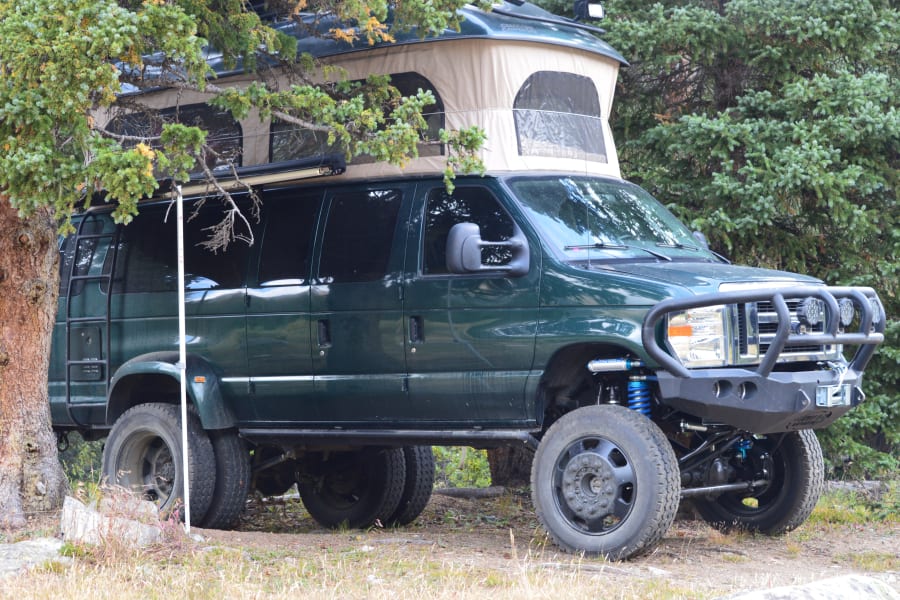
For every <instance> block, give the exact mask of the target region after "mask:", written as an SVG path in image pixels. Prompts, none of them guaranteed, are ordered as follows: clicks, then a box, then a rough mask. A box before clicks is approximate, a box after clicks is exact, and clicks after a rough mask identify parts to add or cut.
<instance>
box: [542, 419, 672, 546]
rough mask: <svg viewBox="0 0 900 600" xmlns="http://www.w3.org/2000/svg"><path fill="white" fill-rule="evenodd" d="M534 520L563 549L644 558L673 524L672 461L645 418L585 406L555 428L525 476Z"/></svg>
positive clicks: (665, 442)
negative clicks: (529, 482) (531, 499)
mask: <svg viewBox="0 0 900 600" xmlns="http://www.w3.org/2000/svg"><path fill="white" fill-rule="evenodd" d="M531 489H532V497H533V500H534V506H535V511H536V512H537V516H538V519H539V520H540V522H541V523H542V524H543V526H544V528H545V529H546V530H547V532H548V533H549V534H550V537H551V538H553V540H554V541H555V542H556V543H557V544H558V545H559V546H560V547H562V548H563V549H564V550H568V551H583V552H586V553H589V554H599V555H604V556H607V557H609V558H610V559H614V560H615V559H622V558H628V557H631V556H636V555H639V554H642V553H645V552H647V551H649V550H650V549H652V548H653V546H654V545H655V544H656V543H657V542H659V540H660V539H661V538H662V536H663V534H665V532H666V530H668V528H669V526H670V525H671V524H672V521H673V520H674V519H675V513H676V511H677V509H678V502H679V496H680V493H681V492H680V490H681V485H680V477H679V471H678V462H677V460H676V458H675V453H674V452H673V451H672V447H671V446H670V445H669V442H668V440H667V439H666V437H665V436H664V435H663V433H662V432H661V431H660V430H659V428H658V427H657V426H656V425H655V424H653V422H651V421H650V420H649V419H647V418H646V417H644V416H643V415H641V414H638V413H636V412H634V411H631V410H629V409H627V408H624V407H622V406H615V405H602V406H587V407H583V408H579V409H577V410H574V411H572V412H570V413H567V414H566V415H564V416H563V417H562V418H560V419H559V420H558V421H556V422H555V423H554V424H553V425H552V426H551V427H550V429H548V430H547V433H546V434H544V437H543V439H542V441H541V444H540V446H538V450H537V453H536V454H535V457H534V464H533V466H532V470H531Z"/></svg>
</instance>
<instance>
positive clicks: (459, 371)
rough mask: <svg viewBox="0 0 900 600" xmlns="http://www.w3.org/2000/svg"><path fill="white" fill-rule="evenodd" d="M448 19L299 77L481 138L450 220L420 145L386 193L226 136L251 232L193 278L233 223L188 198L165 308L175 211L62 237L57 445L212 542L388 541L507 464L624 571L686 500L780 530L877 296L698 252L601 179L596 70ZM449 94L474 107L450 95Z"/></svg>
mask: <svg viewBox="0 0 900 600" xmlns="http://www.w3.org/2000/svg"><path fill="white" fill-rule="evenodd" d="M464 12H465V13H466V21H465V22H464V23H463V29H462V31H461V32H460V33H459V34H455V33H453V34H451V33H448V34H447V36H445V37H442V38H440V39H438V40H427V41H425V42H422V41H421V40H410V41H409V43H408V44H406V45H404V42H402V40H401V42H400V43H398V44H397V45H393V46H390V47H376V48H374V49H372V50H366V51H365V52H356V51H352V52H351V51H349V50H348V51H346V52H344V51H342V52H343V53H341V52H338V51H337V50H336V51H335V53H334V54H333V55H331V54H328V53H327V52H325V51H322V52H321V53H320V54H319V56H320V57H321V58H322V60H338V59H340V60H343V61H346V65H347V67H346V68H347V69H348V71H349V73H350V75H349V76H350V77H362V76H363V74H364V73H365V72H367V70H369V69H371V65H367V64H362V61H364V59H365V60H368V59H367V57H368V56H369V54H366V52H370V53H371V56H372V57H374V58H373V60H375V59H377V61H378V65H379V67H383V68H384V69H386V70H387V71H388V72H391V73H395V74H396V75H397V79H396V80H397V81H398V82H407V83H406V84H404V85H407V84H408V85H409V89H410V90H414V89H415V88H416V87H418V88H419V89H423V88H427V89H429V90H432V91H433V94H434V96H435V98H436V100H437V105H438V108H439V109H440V110H439V111H437V112H435V113H433V114H431V115H428V119H429V124H434V126H435V128H439V127H444V126H448V125H450V126H453V123H452V122H451V120H452V119H464V120H465V119H468V120H470V121H471V120H474V121H475V122H477V123H480V124H481V125H482V126H483V127H484V129H485V130H486V131H487V133H488V140H489V142H488V144H487V146H488V148H487V149H486V153H485V156H484V163H485V166H486V168H487V173H486V175H485V176H483V177H459V178H457V179H456V181H455V189H454V190H453V192H452V193H448V190H447V188H446V187H445V184H444V181H443V179H442V177H441V171H442V165H444V163H445V161H446V157H445V156H443V153H444V149H443V148H441V147H440V146H437V145H429V146H423V151H422V152H421V153H420V157H419V158H418V159H416V160H414V161H412V162H411V163H410V165H409V166H408V168H407V169H406V170H405V171H402V172H401V171H398V170H393V171H392V170H391V169H392V168H389V167H382V166H379V165H376V164H372V163H371V161H370V162H368V163H367V162H365V161H360V162H359V163H357V164H351V165H348V166H346V172H343V173H342V171H343V167H341V168H335V169H334V170H332V171H323V172H322V174H323V175H326V176H324V177H315V178H311V179H302V178H301V176H300V173H301V171H303V170H302V169H300V168H299V166H298V164H294V163H291V160H301V159H306V158H308V156H304V155H303V152H304V151H306V150H309V148H312V152H313V154H315V153H316V152H320V151H321V147H320V141H317V140H316V139H315V136H311V135H305V133H304V132H297V131H292V130H290V129H289V128H288V129H285V127H284V124H283V123H277V122H272V123H264V124H263V126H264V127H268V128H269V129H268V130H263V131H262V132H260V131H254V130H251V127H257V128H258V127H259V124H258V123H256V124H255V125H254V124H253V123H251V122H249V121H247V122H244V123H240V124H233V125H231V126H229V127H228V128H226V127H224V126H223V128H222V130H223V131H224V130H227V131H228V132H230V133H229V135H230V136H231V138H229V139H230V140H231V142H235V141H236V142H235V143H237V144H243V145H242V147H237V148H236V149H235V151H234V152H232V153H231V154H230V156H234V157H238V158H239V159H240V160H241V161H243V164H242V165H239V166H240V168H242V169H245V170H246V169H249V170H251V171H253V170H254V169H255V171H253V172H254V173H256V175H255V178H254V179H252V182H254V183H255V193H254V195H252V196H251V195H250V194H246V193H239V192H235V193H234V197H233V199H234V201H235V202H236V203H237V206H238V207H239V208H242V209H243V210H242V214H243V215H246V216H248V217H250V218H248V219H247V220H246V221H245V220H241V219H237V220H236V221H235V226H234V229H233V230H232V231H231V233H232V235H233V238H234V239H233V240H231V243H229V244H228V245H227V247H226V248H225V249H224V250H222V249H220V250H218V251H215V252H212V251H209V250H208V249H207V248H206V247H205V246H204V242H206V241H208V239H209V231H210V229H209V228H210V227H213V226H214V225H215V224H217V223H219V222H221V220H222V218H223V210H229V209H228V208H227V207H225V208H223V204H222V203H221V202H217V201H216V199H215V198H213V197H208V196H206V195H204V194H203V193H202V191H201V192H196V193H192V194H187V198H186V211H187V213H188V215H189V216H190V218H188V219H187V220H186V223H185V227H186V233H185V239H186V240H187V242H186V246H185V273H186V275H185V280H184V289H183V290H181V289H180V285H179V277H178V268H177V266H178V265H177V262H178V257H177V252H176V248H177V238H176V224H175V219H174V209H173V207H172V202H171V200H151V201H147V202H146V203H144V204H143V205H142V207H141V211H140V215H139V216H138V217H136V218H135V220H134V221H133V222H132V223H131V224H129V225H128V226H118V225H116V224H114V222H113V220H112V218H111V212H110V211H111V208H110V207H102V206H99V207H94V208H91V209H88V210H86V211H84V212H83V213H81V214H80V215H78V216H76V217H75V225H76V228H77V231H76V233H75V234H73V235H71V236H69V237H67V238H65V239H64V240H62V241H61V246H60V264H61V287H60V301H59V312H58V315H57V321H56V327H55V329H54V333H53V352H52V357H51V367H50V373H49V379H50V402H51V411H52V417H53V425H54V428H55V429H56V430H57V432H58V433H59V434H60V436H64V435H65V434H66V433H67V432H69V431H78V432H80V433H81V434H82V435H83V436H84V437H85V438H87V439H101V438H104V437H105V438H106V444H105V447H104V454H103V459H104V465H103V473H104V475H105V476H106V478H107V479H108V481H109V482H110V483H115V484H119V485H122V486H125V487H127V488H131V489H133V490H135V491H137V492H139V493H141V494H142V495H143V496H144V497H146V498H149V499H151V500H154V501H156V502H157V503H158V504H159V505H160V506H161V508H163V509H171V508H174V507H175V506H176V505H177V504H178V502H180V501H181V498H182V490H183V486H184V483H185V480H187V482H188V483H189V486H190V487H189V489H190V510H191V515H192V518H193V519H194V521H195V522H196V523H197V524H198V525H200V526H203V527H213V528H217V527H218V528H221V527H228V526H230V525H232V524H233V523H234V522H235V520H236V519H237V517H238V516H239V514H240V513H241V511H242V509H243V507H244V505H245V502H246V499H247V495H248V493H249V492H250V491H251V490H257V491H259V492H260V493H262V494H266V495H274V494H280V493H283V492H285V491H287V490H288V489H290V488H291V487H292V486H294V485H295V484H296V485H297V487H298V489H299V493H300V497H301V499H302V501H303V503H304V505H305V506H306V508H307V509H308V511H309V513H310V514H311V515H312V516H313V517H314V518H315V519H316V520H317V521H318V522H320V523H321V524H323V525H325V526H331V527H333V526H338V525H341V524H346V525H349V526H351V527H368V526H370V525H371V524H373V523H375V522H380V523H382V524H384V525H403V524H407V523H410V522H412V521H413V520H414V519H415V518H416V517H417V516H418V515H419V514H420V513H421V511H422V510H423V508H424V507H425V505H426V503H427V502H428V500H429V497H430V495H431V490H432V486H433V477H434V458H433V455H432V452H431V447H432V446H435V445H463V446H473V447H478V448H492V447H500V446H519V447H522V448H526V449H529V450H532V451H534V452H535V455H534V462H533V468H532V478H531V484H532V485H531V487H532V494H533V501H534V506H535V510H536V512H537V515H538V518H539V520H540V521H541V523H542V524H543V525H544V527H545V528H546V530H547V532H548V533H549V535H550V536H551V537H552V539H553V540H554V541H555V542H556V543H557V544H558V545H559V546H560V547H562V548H563V549H566V550H572V551H584V552H588V553H592V554H601V555H606V556H609V557H612V558H625V557H629V556H634V555H637V554H641V553H643V552H647V551H648V550H650V549H651V548H653V546H654V544H656V543H657V542H658V541H659V540H660V539H661V538H662V536H663V535H664V533H665V532H666V530H667V529H668V527H669V526H670V524H671V523H672V521H673V519H674V517H675V513H676V510H677V508H678V505H679V502H680V500H681V499H682V498H691V499H692V500H693V501H694V503H695V505H696V507H697V509H698V511H699V513H700V514H701V515H702V516H703V518H704V519H706V520H707V521H709V522H710V523H712V524H714V525H716V526H719V527H723V528H729V527H734V526H740V527H744V528H747V529H751V530H754V531H760V532H763V533H770V534H775V533H779V532H783V531H786V530H789V529H792V528H794V527H797V526H798V525H799V524H801V523H802V522H803V521H804V520H805V519H806V518H807V517H808V516H809V514H810V512H811V511H812V508H813V507H814V505H815V503H816V501H817V499H818V497H819V494H820V492H821V490H822V486H823V472H824V468H823V463H822V453H821V449H820V447H819V445H818V442H817V440H816V437H815V434H814V433H813V430H815V429H819V428H823V427H826V426H828V425H829V424H830V423H832V422H833V421H834V420H835V419H837V418H839V417H840V416H841V415H843V414H844V413H846V412H847V411H848V410H850V409H851V408H852V407H853V406H856V405H858V404H859V403H861V402H862V401H863V400H864V394H863V391H862V387H861V386H862V376H863V371H864V370H865V368H866V365H867V363H868V362H869V360H870V358H871V357H872V355H873V353H874V351H875V348H876V347H877V345H878V344H879V343H881V342H882V341H883V331H884V326H885V316H884V310H883V308H882V305H881V303H880V301H879V299H878V297H877V295H876V294H875V292H874V291H873V290H871V289H868V288H845V287H840V288H839V287H828V286H826V285H824V284H823V283H822V282H820V281H818V280H816V279H813V278H810V277H807V276H803V275H795V274H791V273H784V272H776V271H770V270H764V269H758V268H751V267H741V266H735V265H732V264H730V263H729V262H728V261H727V260H725V259H723V258H722V257H721V256H719V255H717V254H715V253H714V252H711V251H710V250H709V249H708V248H707V246H706V243H705V241H704V239H703V236H702V235H699V234H695V233H692V232H691V231H689V230H688V229H687V228H686V227H685V226H684V225H683V224H681V223H680V222H679V221H678V220H677V219H676V218H675V217H674V216H673V215H672V214H671V213H670V212H669V211H668V210H667V209H666V208H664V207H663V206H662V205H661V204H660V203H659V202H658V201H656V200H655V199H654V198H652V197H651V196H650V195H649V194H648V193H647V192H645V191H644V190H642V189H641V188H640V187H638V186H636V185H633V184H631V183H628V182H627V181H624V180H623V179H621V178H620V176H619V171H618V162H617V158H616V154H615V147H614V144H613V143H612V138H611V132H610V129H609V127H608V123H607V116H608V114H609V108H610V106H611V102H612V90H613V89H614V86H615V77H616V72H617V69H618V66H619V65H620V64H622V62H623V59H622V58H621V57H620V56H619V55H618V54H617V53H616V52H615V51H614V50H612V49H611V48H610V47H609V46H608V45H607V44H605V42H602V40H600V39H598V38H596V37H595V36H593V34H592V33H590V32H585V31H584V26H582V25H580V24H573V23H563V22H561V21H559V20H555V19H556V18H555V17H554V18H551V16H547V15H546V13H542V12H540V11H539V9H536V8H535V7H532V6H530V5H528V4H522V3H520V2H515V3H508V2H507V3H502V4H498V5H497V7H495V9H494V10H493V11H492V12H491V13H490V14H488V13H481V12H480V11H478V10H477V9H475V8H471V7H469V8H466V9H464ZM520 13H521V14H520ZM335 43H336V42H335ZM323 47H324V46H323ZM435 49H440V50H439V51H435ZM335 57H337V58H335ZM436 57H438V58H440V60H437V59H436ZM341 64H343V63H341ZM497 65H502V66H503V69H502V70H499V71H498V70H496V69H495V67H496V66H497ZM354 69H356V70H355V71H354ZM454 69H458V70H459V71H460V73H459V76H460V77H461V78H469V79H471V80H473V81H487V80H491V77H495V79H494V81H495V85H492V86H490V87H487V86H484V87H479V86H472V85H467V86H461V85H456V84H455V81H454V79H453V78H452V77H450V75H452V74H453V72H454ZM472 69H482V70H484V71H485V73H487V72H490V73H493V74H494V75H492V76H491V77H488V76H487V75H485V76H484V77H481V78H479V76H478V73H477V72H476V73H474V75H473V72H472ZM501 71H502V76H499V75H497V74H498V73H501ZM220 76H221V78H222V83H221V85H226V84H227V83H228V81H229V79H228V73H221V74H220ZM235 77H238V78H239V75H235ZM473 77H474V78H473ZM456 81H457V82H458V80H456ZM238 84H240V81H238V82H237V84H236V85H238ZM154 93H156V94H158V97H157V96H152V97H149V99H148V102H150V101H156V102H158V104H159V106H165V102H166V101H167V100H166V97H165V96H164V94H165V90H163V91H159V92H154ZM179 94H180V92H179ZM179 97H181V96H180V95H179ZM463 100H466V101H470V104H471V106H472V107H474V108H472V109H471V110H470V111H469V112H467V111H466V106H468V105H465V104H464V103H462V101H463ZM189 101H194V100H191V99H189ZM196 101H199V98H198V99H196ZM202 106H203V105H200V104H197V105H196V107H197V108H192V109H190V110H196V111H197V113H196V114H194V113H192V115H193V116H192V117H191V118H192V119H193V118H195V117H196V118H199V117H200V116H202V114H204V113H202V110H204V109H203V108H202ZM163 114H164V115H165V113H164V111H163ZM215 118H216V119H220V120H221V118H220V116H216V117H215ZM445 119H446V121H445ZM257 120H258V118H257ZM466 122H469V121H466ZM260 140H269V146H268V147H266V144H265V143H260ZM231 142H228V143H231ZM304 149H306V150H304ZM426 149H427V151H426ZM226 154H228V153H226V152H223V155H226ZM248 172H249V171H248ZM304 172H305V171H304ZM246 181H251V179H249V178H248V179H246ZM257 199H258V200H261V203H257V202H256V200H257ZM255 217H258V218H255ZM250 241H252V243H247V242H250ZM182 291H183V293H184V303H185V304H184V305H185V311H186V339H185V343H186V348H187V360H186V364H185V365H181V364H180V362H179V342H180V336H179V326H178V314H179V308H180V306H179V293H180V292H182ZM850 346H853V347H855V353H854V354H852V356H851V355H850V354H849V348H848V347H850ZM845 352H847V356H848V357H850V358H845ZM182 367H183V369H182ZM182 370H184V371H185V373H186V377H187V396H188V401H189V404H190V411H189V413H188V423H187V424H186V426H187V428H188V432H189V443H188V446H189V447H188V458H189V461H190V465H189V468H188V473H184V472H183V469H182V458H183V454H182V452H183V449H182V444H181V416H180V415H181V413H180V408H179V402H180V376H181V372H182Z"/></svg>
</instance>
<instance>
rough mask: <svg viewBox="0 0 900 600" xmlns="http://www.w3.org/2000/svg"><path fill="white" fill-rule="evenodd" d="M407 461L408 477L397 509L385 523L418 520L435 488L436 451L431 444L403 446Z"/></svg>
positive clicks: (402, 523)
mask: <svg viewBox="0 0 900 600" xmlns="http://www.w3.org/2000/svg"><path fill="white" fill-rule="evenodd" d="M403 457H404V459H405V462H406V478H405V482H404V484H403V493H402V494H401V495H400V503H399V504H398V505H397V510H395V511H394V514H392V515H391V516H390V517H388V518H387V520H386V521H385V522H384V524H385V525H408V524H410V523H412V522H413V521H415V520H416V517H418V516H419V515H420V514H422V511H423V510H425V506H427V505H428V501H429V500H430V499H431V492H432V490H434V452H433V451H432V450H431V446H406V447H404V448H403Z"/></svg>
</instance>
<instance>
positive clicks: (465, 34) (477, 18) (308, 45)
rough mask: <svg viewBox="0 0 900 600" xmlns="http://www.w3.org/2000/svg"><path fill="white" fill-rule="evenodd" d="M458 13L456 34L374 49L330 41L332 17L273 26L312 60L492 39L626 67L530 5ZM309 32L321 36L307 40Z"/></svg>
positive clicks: (400, 38) (583, 30)
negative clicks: (566, 50) (553, 48)
mask: <svg viewBox="0 0 900 600" xmlns="http://www.w3.org/2000/svg"><path fill="white" fill-rule="evenodd" d="M459 12H460V13H461V14H462V16H463V20H462V22H461V23H460V30H459V31H454V30H451V29H446V30H444V32H443V33H441V34H440V35H438V36H435V37H425V38H422V37H420V36H419V35H418V34H417V33H416V32H415V31H408V32H404V33H401V34H397V35H395V38H396V41H394V42H382V43H378V44H374V45H369V43H368V41H367V40H365V39H360V40H357V41H356V43H348V42H346V41H341V40H337V39H335V38H334V37H332V36H327V37H326V36H325V34H327V32H328V31H329V30H331V29H333V28H336V27H344V26H345V24H342V23H341V22H340V21H339V20H338V19H337V17H336V16H335V15H326V16H322V15H313V14H303V15H301V17H302V20H303V24H302V25H300V24H298V23H296V22H295V21H293V20H291V21H284V22H282V23H276V24H275V25H274V26H275V28H276V29H278V30H279V31H281V32H283V33H286V34H288V35H291V36H293V37H295V38H297V52H298V53H308V54H310V55H312V56H314V57H316V58H323V57H328V56H335V55H339V54H347V53H351V52H364V51H367V50H371V49H372V48H377V47H379V46H397V45H407V44H423V43H429V42H435V41H441V40H449V39H492V40H511V41H529V42H537V43H545V44H553V45H558V46H568V47H570V48H573V49H578V50H583V51H586V52H591V53H595V54H600V55H603V56H606V57H608V58H611V59H613V60H614V61H617V62H619V63H620V64H622V65H627V64H628V63H627V61H626V60H625V58H624V57H622V55H621V54H619V53H618V52H617V51H616V50H615V49H614V48H613V47H612V46H610V45H609V44H608V43H607V42H605V41H604V40H602V39H600V38H599V37H597V34H600V33H603V30H602V29H599V28H597V27H592V26H590V25H585V24H583V23H579V22H576V21H573V20H572V19H568V18H566V17H561V16H559V15H555V14H553V13H550V12H548V11H546V10H544V9H542V8H539V7H537V6H535V5H534V4H530V3H528V2H522V1H520V0H516V1H514V2H508V1H506V0H504V1H502V2H499V3H497V4H495V5H494V6H493V8H492V10H491V11H490V12H485V11H483V10H480V9H478V8H476V7H474V6H472V5H467V6H465V7H463V8H462V9H460V11H459ZM310 31H316V32H317V33H319V34H322V35H310V34H309V32H310ZM207 61H208V63H209V65H210V67H211V68H212V69H213V71H215V73H216V75H217V76H219V77H227V76H229V75H236V74H239V73H242V72H243V66H242V64H241V63H240V62H238V64H237V66H235V67H234V68H231V69H228V68H226V66H225V63H224V61H223V59H222V54H221V53H219V52H217V51H215V50H213V49H210V53H209V55H208V57H207Z"/></svg>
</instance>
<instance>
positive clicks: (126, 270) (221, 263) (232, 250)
mask: <svg viewBox="0 0 900 600" xmlns="http://www.w3.org/2000/svg"><path fill="white" fill-rule="evenodd" d="M166 209H167V207H166V206H155V207H150V208H145V209H143V210H142V211H141V214H140V216H139V217H138V218H136V219H135V220H134V221H133V222H132V223H131V224H129V225H127V226H125V227H124V228H123V229H122V238H121V240H120V242H119V256H118V259H117V261H116V277H115V289H116V291H117V292H123V291H124V292H126V293H134V292H168V291H175V290H177V285H178V262H177V261H178V246H177V244H178V239H177V237H176V236H177V230H176V223H175V210H174V208H173V209H172V210H171V211H168V213H169V214H168V215H167V210H166ZM222 217H223V214H222V212H221V210H220V205H219V204H218V203H217V202H216V201H214V200H209V201H207V204H206V206H204V207H203V209H202V210H200V212H199V213H197V214H195V213H194V212H193V209H192V208H190V207H188V206H186V207H185V223H184V238H185V239H184V268H185V288H186V289H189V290H203V289H220V288H237V287H240V286H241V285H242V284H243V282H244V272H245V271H246V267H247V257H248V254H249V247H248V246H247V244H246V243H245V242H243V241H241V240H235V241H233V242H232V243H231V244H229V245H228V248H227V249H226V250H218V251H216V252H213V251H210V250H208V249H206V248H205V247H203V245H202V244H203V242H205V241H207V240H209V236H210V230H209V228H210V227H212V226H213V225H215V224H217V223H219V222H220V221H221V220H222ZM241 226H242V223H241V221H240V220H238V221H237V223H236V224H235V227H236V228H238V229H239V228H240V227H241ZM236 233H237V234H238V235H240V233H241V232H239V231H238V232H236Z"/></svg>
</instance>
